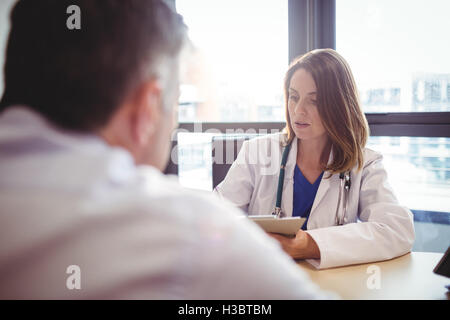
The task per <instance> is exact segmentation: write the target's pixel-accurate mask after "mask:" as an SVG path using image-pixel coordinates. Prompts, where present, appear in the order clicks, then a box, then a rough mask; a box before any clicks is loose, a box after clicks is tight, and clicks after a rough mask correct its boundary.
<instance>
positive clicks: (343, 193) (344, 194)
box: [272, 141, 351, 226]
mask: <svg viewBox="0 0 450 320" xmlns="http://www.w3.org/2000/svg"><path fill="white" fill-rule="evenodd" d="M291 145H292V141H291V142H290V143H289V144H288V145H287V146H286V147H285V148H284V151H283V156H282V158H281V165H280V175H279V177H278V188H277V200H276V203H275V209H274V211H273V212H272V214H273V215H275V216H276V217H277V218H283V217H285V216H286V214H285V213H284V212H283V211H282V210H281V198H282V196H283V185H284V171H285V168H286V162H287V158H288V155H289V151H291ZM339 179H340V180H341V187H340V190H339V198H338V204H337V206H336V219H335V223H336V225H339V226H341V225H343V224H344V223H346V222H347V218H346V215H347V205H348V198H349V196H348V195H349V193H350V186H351V178H350V172H341V173H340V174H339ZM342 198H343V203H344V208H343V210H342V211H341V212H342V213H341V214H340V213H339V208H340V206H341V201H342Z"/></svg>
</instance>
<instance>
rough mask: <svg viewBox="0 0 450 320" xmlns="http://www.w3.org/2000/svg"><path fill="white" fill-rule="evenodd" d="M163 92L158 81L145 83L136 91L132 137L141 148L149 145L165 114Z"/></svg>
mask: <svg viewBox="0 0 450 320" xmlns="http://www.w3.org/2000/svg"><path fill="white" fill-rule="evenodd" d="M161 99H162V91H161V86H160V83H159V81H158V80H157V79H152V80H149V81H147V82H145V83H143V84H142V85H141V86H140V87H139V89H138V90H137V91H136V93H135V96H134V98H133V100H134V103H133V104H134V106H133V110H132V113H131V119H130V120H131V137H132V139H133V141H134V143H136V144H137V145H139V146H144V145H146V144H147V143H148V141H149V140H150V139H151V137H152V136H153V135H154V133H155V131H156V130H157V129H158V123H159V121H160V119H161V113H162V112H163V110H162V106H161Z"/></svg>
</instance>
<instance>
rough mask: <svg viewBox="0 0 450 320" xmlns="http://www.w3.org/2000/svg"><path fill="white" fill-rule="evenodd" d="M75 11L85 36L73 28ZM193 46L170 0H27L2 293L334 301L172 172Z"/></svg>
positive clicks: (2, 218) (12, 93) (11, 77)
mask: <svg viewBox="0 0 450 320" xmlns="http://www.w3.org/2000/svg"><path fill="white" fill-rule="evenodd" d="M71 5H76V6H78V7H79V8H80V13H81V20H80V24H79V28H68V26H67V25H68V24H67V23H66V22H67V18H68V14H67V12H66V9H67V7H69V6H71ZM185 38H186V28H185V26H184V24H183V22H182V18H181V17H180V16H179V15H177V14H176V13H174V12H173V11H172V10H171V9H170V8H169V7H168V6H167V5H166V4H165V3H164V2H162V1H156V0H155V1H150V0H149V1H141V0H126V1H123V0H95V1H94V0H80V1H75V0H70V1H65V0H41V1H34V0H20V1H18V3H17V4H16V5H15V6H14V8H13V11H12V13H11V32H10V35H9V40H8V44H7V52H6V64H5V69H4V74H5V92H4V95H3V97H2V100H1V104H0V108H1V109H0V110H1V115H0V155H1V157H0V176H1V179H0V189H1V192H0V298H2V299H17V298H18V299H23V298H25V299H314V298H325V297H327V296H326V295H324V294H323V293H322V292H321V291H320V290H319V289H318V288H317V287H316V286H315V285H314V284H312V283H311V282H310V280H309V279H308V278H307V277H306V275H305V274H303V273H302V272H301V270H300V269H299V268H298V267H297V266H296V264H295V263H294V262H293V261H292V260H291V259H290V258H289V257H288V256H287V255H286V254H285V253H283V251H282V250H281V248H280V246H279V245H278V244H277V242H275V241H274V240H272V239H270V238H269V237H268V236H267V235H266V234H265V233H264V232H263V231H261V230H260V229H259V228H258V227H257V226H256V225H254V224H253V223H252V222H250V221H247V220H246V219H244V218H243V215H242V214H241V212H240V211H238V210H237V209H236V208H234V207H233V206H232V205H231V204H229V203H225V202H220V201H219V199H217V198H215V197H214V196H212V195H205V194H203V193H197V192H195V191H189V190H186V189H184V188H182V187H180V186H179V185H178V184H177V183H176V182H175V181H173V180H172V179H171V178H169V177H166V176H164V175H163V174H162V173H161V171H162V170H163V169H164V167H165V166H166V164H167V160H168V155H169V149H170V137H171V133H172V131H173V129H174V128H175V126H176V120H175V119H176V108H174V106H175V105H176V104H177V99H178V63H179V62H178V61H179V54H180V50H181V49H182V47H183V42H184V41H185Z"/></svg>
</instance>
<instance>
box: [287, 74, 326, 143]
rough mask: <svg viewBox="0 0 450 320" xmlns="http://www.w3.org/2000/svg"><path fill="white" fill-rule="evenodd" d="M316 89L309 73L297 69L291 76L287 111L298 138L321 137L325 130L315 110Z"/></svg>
mask: <svg viewBox="0 0 450 320" xmlns="http://www.w3.org/2000/svg"><path fill="white" fill-rule="evenodd" d="M316 97H317V89H316V84H315V82H314V79H313V78H312V76H311V74H310V73H309V72H308V71H306V70H305V69H298V70H297V71H296V72H295V73H294V74H293V76H292V78H291V82H290V84H289V91H288V112H289V118H290V120H291V126H292V129H293V130H294V133H295V135H296V136H297V138H298V139H301V140H309V139H323V138H326V136H327V134H326V130H325V128H324V126H323V124H322V120H321V118H320V116H319V112H318V110H317V103H316Z"/></svg>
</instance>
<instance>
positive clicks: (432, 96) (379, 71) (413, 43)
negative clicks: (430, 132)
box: [336, 0, 450, 112]
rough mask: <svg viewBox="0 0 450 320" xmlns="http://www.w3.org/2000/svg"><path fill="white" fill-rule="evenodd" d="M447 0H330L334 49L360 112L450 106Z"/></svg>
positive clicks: (448, 9)
mask: <svg viewBox="0 0 450 320" xmlns="http://www.w3.org/2000/svg"><path fill="white" fill-rule="evenodd" d="M449 11H450V1H447V0H431V1H422V0H403V1H402V0H398V1H390V0H377V1H359V0H339V1H336V49H337V51H339V53H341V54H342V55H343V56H344V58H345V59H346V60H347V61H348V63H349V64H350V66H351V68H352V71H353V73H354V76H355V79H356V82H357V85H358V88H359V91H360V96H361V101H362V104H363V107H364V111H365V112H414V111H419V112H430V111H431V112H437V111H450V95H449V88H450V59H448V53H449V52H450V41H448V30H449V29H450V20H449V19H448V12H449Z"/></svg>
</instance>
